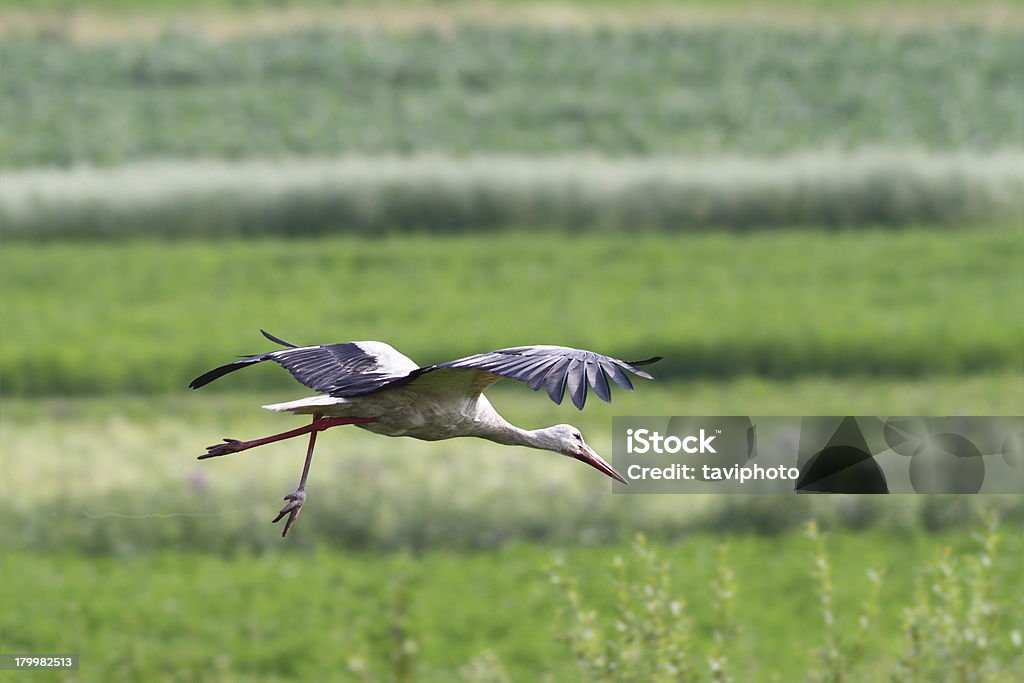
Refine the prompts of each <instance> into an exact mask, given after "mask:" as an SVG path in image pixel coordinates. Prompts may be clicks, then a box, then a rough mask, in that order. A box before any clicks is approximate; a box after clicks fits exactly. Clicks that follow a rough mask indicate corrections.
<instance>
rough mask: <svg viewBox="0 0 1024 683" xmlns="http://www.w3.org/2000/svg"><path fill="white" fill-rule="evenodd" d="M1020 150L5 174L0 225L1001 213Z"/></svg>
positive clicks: (180, 226) (615, 225)
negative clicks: (976, 153) (930, 153)
mask: <svg viewBox="0 0 1024 683" xmlns="http://www.w3.org/2000/svg"><path fill="white" fill-rule="evenodd" d="M1021 188H1024V155H1017V154H1009V153H1003V154H994V155H985V156H977V155H965V154H959V155H954V156H935V155H913V154H902V155H894V154H879V153H875V154H858V155H848V156H835V155H823V156H811V155H802V156H794V157H787V158H782V159H775V160H771V161H769V160H752V159H718V160H715V159H710V160H709V159H704V160H699V159H685V160H670V159H646V160H639V159H635V160H630V161H610V160H599V159H595V158H592V157H564V158H549V159H530V158H519V159H513V158H475V159H472V160H464V159H452V158H441V157H419V158H415V159H399V158H394V157H392V158H377V159H354V158H353V159H344V160H337V161H299V162H295V161H293V162H279V163H275V164H268V163H260V162H237V163H211V162H187V163H166V162H165V163H149V164H135V165H129V166H124V167H118V168H115V169H110V170H105V171H97V170H96V169H76V170H70V171H66V170H45V171H38V170H37V171H28V172H23V173H8V174H7V175H6V177H5V182H4V186H3V188H2V189H0V223H2V224H3V225H4V235H5V237H7V238H8V239H11V238H14V239H19V240H53V239H60V238H75V239H81V238H88V239H97V238H100V239H104V238H106V239H123V238H137V237H166V238H185V237H205V238H219V237H225V236H232V235H235V236H237V235H259V234H271V235H288V236H296V235H324V234H348V235H352V234H359V235H381V234H391V233H397V232H421V233H422V232H429V233H466V232H472V233H480V232H494V231H499V230H501V231H509V230H513V229H516V228H520V227H521V226H532V228H533V229H535V230H541V229H545V230H547V231H549V232H550V231H562V232H570V233H573V234H583V233H592V232H596V233H630V234H633V233H638V232H645V231H647V232H649V231H664V232H677V233H678V232H687V231H691V230H712V229H720V230H721V229H725V230H748V229H763V228H776V229H777V228H780V227H794V226H803V227H808V228H820V229H830V228H838V227H848V228H850V227H852V228H871V227H879V226H907V225H914V224H917V225H920V224H930V225H940V226H947V227H970V226H972V225H976V224H978V223H979V222H1001V221H1014V220H1016V219H1017V218H1018V217H1019V216H1020V215H1021V214H1022V212H1024V193H1021V191H1020V190H1021Z"/></svg>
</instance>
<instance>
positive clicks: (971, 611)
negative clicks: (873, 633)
mask: <svg viewBox="0 0 1024 683" xmlns="http://www.w3.org/2000/svg"><path fill="white" fill-rule="evenodd" d="M983 519H984V531H983V532H982V533H980V534H976V535H975V540H976V541H977V542H978V544H979V551H978V552H977V553H974V554H969V555H966V556H962V557H959V556H957V555H955V554H954V553H953V550H952V549H951V548H949V547H945V548H943V549H942V550H941V551H940V552H939V554H938V556H937V557H936V558H935V560H933V561H932V563H931V564H930V565H929V566H928V567H927V568H926V570H925V574H924V576H922V577H921V578H919V580H918V584H917V588H916V590H915V593H914V604H913V605H912V606H910V607H908V608H906V609H905V610H904V633H905V638H904V649H903V654H902V656H901V657H900V660H899V676H898V677H897V679H896V680H900V681H912V682H913V681H920V682H921V683H925V682H926V681H934V680H945V681H953V682H956V683H996V682H999V681H1008V680H1011V679H1013V672H1015V671H1017V672H1019V671H1020V670H1021V667H1022V665H1024V649H1022V638H1021V633H1020V630H1019V628H1020V625H1019V623H1012V622H1009V621H1008V620H1007V619H1006V617H1007V616H1008V615H1007V611H1008V607H1007V605H1006V604H1005V603H1004V602H1001V601H999V600H998V599H997V598H996V597H995V596H996V590H995V586H994V583H993V582H994V577H993V565H994V560H995V557H996V551H997V549H998V546H999V541H1000V534H999V525H998V519H997V517H996V515H995V514H993V513H991V512H986V513H983Z"/></svg>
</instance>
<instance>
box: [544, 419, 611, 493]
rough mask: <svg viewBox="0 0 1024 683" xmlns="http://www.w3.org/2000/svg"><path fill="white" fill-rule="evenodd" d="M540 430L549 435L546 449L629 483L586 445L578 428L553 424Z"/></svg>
mask: <svg viewBox="0 0 1024 683" xmlns="http://www.w3.org/2000/svg"><path fill="white" fill-rule="evenodd" d="M542 431H544V432H546V436H548V437H550V443H549V444H545V447H546V448H547V449H548V450H551V451H555V452H556V453H561V454H562V455H568V456H569V457H570V458H575V459H576V460H579V461H580V462H585V463H587V464H588V465H590V466H591V467H593V468H594V469H597V470H600V471H601V472H603V473H605V474H607V475H608V476H609V477H611V478H612V479H614V480H616V481H618V482H621V483H623V484H629V482H628V481H626V480H625V479H624V478H623V477H622V475H621V474H619V473H618V472H616V471H615V469H614V468H613V467H612V466H611V465H609V464H608V463H607V462H605V461H604V458H602V457H601V456H600V455H598V454H597V453H596V452H595V451H594V449H593V448H591V447H590V446H588V445H587V442H586V441H584V440H583V435H582V434H580V430H578V429H576V428H575V427H573V426H572V425H567V424H561V425H555V426H554V427H548V428H547V429H545V430H542Z"/></svg>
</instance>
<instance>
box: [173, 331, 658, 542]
mask: <svg viewBox="0 0 1024 683" xmlns="http://www.w3.org/2000/svg"><path fill="white" fill-rule="evenodd" d="M263 334H264V336H266V337H267V338H268V339H270V340H271V341H274V342H277V343H279V344H281V345H282V346H284V347H286V348H283V349H279V350H276V351H271V352H268V353H263V354H256V355H253V356H246V357H243V358H242V359H240V360H237V361H234V362H233V363H228V364H227V365H222V366H220V367H218V368H215V369H213V370H211V371H209V372H207V373H205V374H203V375H201V376H199V377H197V378H196V379H195V380H193V381H192V383H191V384H190V386H191V387H192V388H193V389H197V388H199V387H201V386H204V385H205V384H208V383H209V382H212V381H213V380H215V379H217V378H219V377H221V376H223V375H225V374H228V373H230V372H234V371H235V370H238V369H241V368H243V367H247V366H248V365H252V364H255V363H259V362H263V361H266V360H272V361H274V362H276V363H278V364H280V365H282V366H283V367H285V368H286V369H287V370H288V371H289V372H290V373H291V374H292V376H293V377H295V379H296V380H298V381H299V382H300V383H302V384H304V385H305V386H307V387H310V388H311V389H314V390H316V391H317V392H319V393H318V395H316V396H311V397H307V398H302V399H298V400H295V401H288V402H285V403H274V404H270V405H266V406H263V407H264V408H266V409H268V410H272V411H276V412H288V413H293V414H302V415H312V416H313V423H312V424H311V425H310V426H309V427H306V428H302V429H298V430H293V431H291V432H285V433H284V434H280V435H275V436H272V437H266V438H265V439H257V440H254V441H248V442H241V441H237V440H234V439H225V443H224V444H217V445H215V446H211V447H209V448H208V449H207V453H206V454H205V455H203V456H200V458H208V457H215V456H220V455H227V454H229V453H234V452H238V451H241V450H245V449H247V448H252V447H254V446H259V445H263V444H265V443H271V442H273V441H277V440H281V439H284V438H291V437H294V436H299V435H301V434H304V433H309V434H310V445H309V449H308V451H307V456H306V465H305V468H304V470H303V477H302V480H301V482H300V485H299V488H298V489H297V490H296V492H295V493H294V494H290V496H286V500H292V503H291V504H289V505H286V506H285V509H283V510H282V511H281V514H280V515H278V518H277V519H275V520H274V521H278V520H279V519H281V517H282V516H283V515H284V514H285V513H286V512H291V515H290V517H289V521H288V522H287V523H286V526H285V532H284V533H285V534H287V533H288V528H290V526H291V523H292V522H293V521H294V520H295V517H296V516H297V515H298V511H299V510H300V509H301V506H302V503H303V502H304V501H305V482H306V476H307V475H308V471H309V463H310V460H311V458H312V452H313V443H314V442H315V438H316V433H317V432H318V431H322V430H324V429H327V428H329V427H331V426H336V425H341V424H354V425H356V426H358V427H360V428H361V429H365V430H367V431H370V432H373V433H375V434H382V435H384V436H406V437H411V438H414V439H420V440H423V441H439V440H443V439H451V438H455V437H465V436H469V437H478V438H482V439H487V440H489V441H493V442H495V443H500V444H506V445H519V446H527V447H530V448H539V449H543V450H550V451H554V452H557V453H561V454H563V455H568V456H571V457H573V458H576V459H578V460H581V461H583V462H586V463H587V464H589V465H591V466H592V467H595V468H596V469H598V470H600V471H601V472H604V473H605V474H607V475H608V476H610V477H612V478H614V479H617V480H618V481H620V482H622V483H625V480H624V479H623V478H622V477H621V475H619V474H618V473H617V472H615V470H614V469H612V467H611V466H610V465H608V464H607V463H606V462H604V460H602V459H601V457H600V456H599V455H597V453H595V452H594V451H593V450H592V449H591V448H590V447H589V446H587V445H586V443H585V442H584V441H583V437H582V435H580V432H579V430H577V429H576V428H575V427H572V426H571V425H566V424H560V425H555V426H553V427H547V428H544V429H535V430H528V429H521V428H519V427H517V426H515V425H513V424H511V423H509V422H508V421H507V420H505V418H503V417H502V416H501V415H500V414H499V413H498V412H497V411H496V410H495V409H494V407H493V406H492V405H491V402H490V401H488V400H487V398H486V397H485V396H484V391H486V389H487V388H488V387H489V386H490V385H492V384H494V383H495V382H497V381H498V380H500V379H502V378H510V379H516V380H520V381H523V382H526V383H527V384H528V385H529V386H530V387H531V388H532V389H534V390H539V389H540V388H541V387H544V388H545V389H546V390H547V393H548V395H549V396H550V397H551V399H552V400H553V401H554V402H555V403H561V401H562V398H563V396H564V394H565V393H566V392H568V393H569V395H570V398H571V400H572V402H573V404H574V405H575V406H576V407H577V408H579V409H582V408H583V406H584V404H585V403H586V397H587V387H588V385H589V386H590V387H591V388H592V389H593V390H594V393H596V394H597V395H598V396H599V397H600V398H602V399H603V400H605V401H609V400H610V398H611V391H610V385H609V382H608V380H609V379H611V380H612V382H614V383H615V384H618V385H619V386H622V387H623V388H626V389H629V390H632V389H633V386H632V384H631V383H630V381H629V379H628V377H627V376H626V374H625V372H623V371H626V372H630V373H633V374H635V375H638V376H641V377H645V378H648V379H649V378H650V375H648V374H647V373H645V372H643V371H642V370H639V369H637V367H636V366H637V365H643V364H646V363H652V362H655V361H657V360H660V358H651V359H647V360H644V361H634V362H632V363H627V362H624V361H620V360H617V359H614V358H610V357H608V356H602V355H600V354H596V353H593V352H590V351H582V350H579V349H573V348H569V347H563V346H521V347H514V348H508V349H500V350H498V351H491V352H489V353H482V354H477V355H474V356H467V357H465V358H460V359H457V360H454V361H449V362H447V363H441V364H438V365H431V366H425V367H420V366H419V365H417V364H416V363H415V362H414V361H412V359H410V358H408V357H406V356H405V355H403V354H401V353H400V352H398V351H397V350H395V349H394V348H393V347H391V346H390V345H388V344H385V343H383V342H376V341H360V342H346V343H342V344H326V345H324V344H321V345H315V346H295V345H294V344H289V343H288V342H284V341H282V340H280V339H278V338H277V337H274V336H273V335H271V334H269V333H267V332H263Z"/></svg>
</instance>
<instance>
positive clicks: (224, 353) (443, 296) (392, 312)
mask: <svg viewBox="0 0 1024 683" xmlns="http://www.w3.org/2000/svg"><path fill="white" fill-rule="evenodd" d="M1022 256H1024V247H1022V244H1021V241H1020V240H1019V239H1018V235H1017V232H1016V231H1015V230H1013V229H1010V228H1007V229H998V228H992V229H983V228H976V229H972V230H968V231H964V232H956V233H948V234H942V235H938V234H936V233H935V232H934V231H931V230H925V229H922V230H916V229H915V230H906V231H903V232H900V233H887V232H858V233H846V232H842V233H837V234H820V233H814V232H788V231H784V232H778V233H771V234H751V235H749V236H744V237H736V236H735V235H732V234H726V235H716V234H706V235H705V234H702V235H690V236H657V235H636V236H631V237H612V236H602V237H588V238H586V239H572V238H565V237H560V236H544V235H522V236H520V235H505V236H491V237H483V236H480V237H457V238H437V237H402V238H393V239H379V240H368V239H358V238H346V239H333V240H295V239H292V240H276V239H275V240H269V239H267V240H247V241H240V240H239V241H235V240H226V241H223V242H220V243H218V244H216V245H209V244H202V243H192V242H181V243H170V244H163V243H152V242H133V243H92V244H77V245H72V244H60V243H57V244H46V245H24V244H17V243H8V244H6V245H5V246H4V249H3V251H2V253H0V289H2V290H3V292H4V295H5V301H4V319H5V327H6V329H7V330H8V332H7V333H5V343H4V346H3V348H2V350H0V376H2V377H3V385H4V393H5V394H6V395H18V394H36V395H39V394H53V393H57V392H59V393H65V394H96V393H106V392H113V391H147V392H151V391H178V390H180V389H182V388H183V387H184V386H185V385H187V383H188V381H189V380H190V379H191V378H192V377H194V376H196V375H198V374H199V373H201V372H203V371H205V370H207V369H209V368H211V367H214V366H216V365H220V364H222V363H224V362H226V361H227V360H229V359H230V358H231V357H233V356H235V355H237V354H246V353H255V352H258V351H260V350H261V349H265V348H269V346H268V342H266V341H265V340H263V339H262V337H260V336H259V334H258V329H259V328H260V327H262V328H265V329H268V330H270V331H271V332H273V333H275V334H278V335H280V336H281V337H283V338H285V339H287V340H289V341H294V342H296V343H300V344H309V343H329V342H336V341H356V340H359V339H379V340H383V341H387V342H389V343H391V344H393V345H394V346H396V347H397V348H399V349H400V350H401V351H403V352H404V353H406V354H407V355H409V356H410V357H411V358H413V359H414V360H416V361H418V362H420V363H422V364H428V363H432V362H442V361H444V360H449V359H451V358H457V357H459V356H462V355H468V354H470V353H476V352H480V351H483V350H488V349H492V348H502V347H506V346H510V345H516V344H524V343H557V344H564V345H568V346H574V345H575V346H582V347H585V348H591V349H594V350H597V351H600V352H604V353H608V354H612V355H615V354H618V355H619V356H621V357H626V358H633V357H636V358H640V357H648V356H651V355H655V354H657V355H662V356H665V360H664V361H662V362H661V363H660V364H659V365H658V366H657V368H655V373H656V375H657V376H659V377H661V378H663V379H666V378H670V377H680V376H690V377H693V376H704V377H726V376H742V375H749V374H759V375H763V376H773V377H791V376H794V375H813V374H833V375H837V376H838V375H875V376H881V375H886V376H889V377H892V376H903V377H912V376H923V375H943V374H947V375H948V374H961V373H964V374H966V373H978V372H1011V371H1012V372H1014V373H1016V372H1018V371H1019V369H1020V358H1021V346H1020V340H1021V337H1022V324H1024V323H1022V322H1021V318H1020V316H1018V315H1015V312H1019V311H1020V310H1022V307H1024V302H1022V297H1024V272H1022V271H1021V269H1020V268H1019V263H1020V262H1021V260H1022ZM595 302H600V305H597V304H596V303H595ZM290 383H291V379H290V378H289V377H288V376H287V373H284V372H282V371H280V369H279V368H271V367H259V368H252V369H249V370H247V371H246V372H243V373H238V374H237V375H232V376H231V377H230V378H228V379H226V380H223V381H222V382H221V383H220V384H219V385H217V386H216V387H215V388H214V390H217V389H228V388H234V389H252V388H266V387H271V386H277V387H283V386H288V385H289V384H290Z"/></svg>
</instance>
